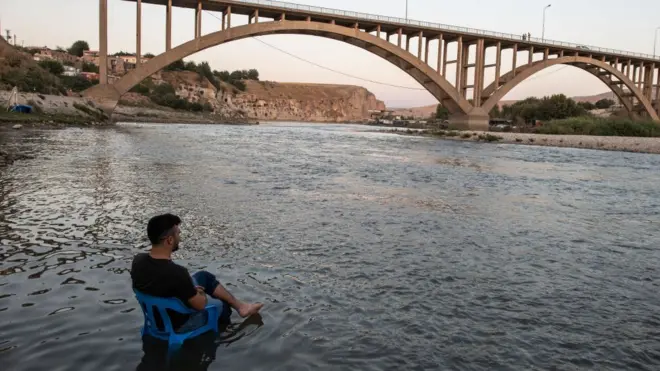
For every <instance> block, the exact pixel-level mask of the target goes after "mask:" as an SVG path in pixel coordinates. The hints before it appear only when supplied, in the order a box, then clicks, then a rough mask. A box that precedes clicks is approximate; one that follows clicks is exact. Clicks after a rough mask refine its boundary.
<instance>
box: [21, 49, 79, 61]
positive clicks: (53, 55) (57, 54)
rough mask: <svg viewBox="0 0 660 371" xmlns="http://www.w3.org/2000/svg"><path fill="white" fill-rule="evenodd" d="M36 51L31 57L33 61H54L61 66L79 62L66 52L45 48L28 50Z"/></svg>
mask: <svg viewBox="0 0 660 371" xmlns="http://www.w3.org/2000/svg"><path fill="white" fill-rule="evenodd" d="M30 49H34V50H37V53H36V54H34V56H33V57H32V58H33V59H34V60H35V61H37V62H38V61H45V60H54V61H58V62H60V63H62V64H76V63H78V62H79V61H80V58H78V57H76V56H75V55H71V54H69V53H67V52H62V51H57V50H52V49H50V48H47V47H42V48H30Z"/></svg>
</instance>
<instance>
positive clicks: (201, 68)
mask: <svg viewBox="0 0 660 371" xmlns="http://www.w3.org/2000/svg"><path fill="white" fill-rule="evenodd" d="M197 73H198V74H199V75H200V76H201V77H206V78H207V79H208V80H209V82H211V84H212V85H213V86H215V88H216V89H220V83H219V82H218V80H217V79H216V78H215V75H214V74H213V72H212V71H211V66H209V64H208V62H202V63H200V64H199V65H197ZM202 80H203V79H202Z"/></svg>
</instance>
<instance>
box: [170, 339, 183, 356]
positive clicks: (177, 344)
mask: <svg viewBox="0 0 660 371" xmlns="http://www.w3.org/2000/svg"><path fill="white" fill-rule="evenodd" d="M182 346H183V342H181V341H180V339H178V338H175V337H174V336H170V340H169V342H168V349H167V353H168V354H170V355H171V354H172V353H176V352H178V351H179V349H181V347H182Z"/></svg>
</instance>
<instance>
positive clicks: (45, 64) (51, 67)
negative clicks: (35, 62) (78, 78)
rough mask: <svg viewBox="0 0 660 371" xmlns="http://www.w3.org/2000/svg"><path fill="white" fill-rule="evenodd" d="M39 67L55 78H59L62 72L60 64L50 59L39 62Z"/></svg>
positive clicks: (62, 68) (62, 67)
mask: <svg viewBox="0 0 660 371" xmlns="http://www.w3.org/2000/svg"><path fill="white" fill-rule="evenodd" d="M39 66H40V67H41V68H43V69H45V70H46V71H48V72H50V73H52V74H53V75H55V76H59V75H61V74H62V73H63V72H64V66H62V63H60V62H58V61H54V60H50V59H47V60H43V61H40V62H39Z"/></svg>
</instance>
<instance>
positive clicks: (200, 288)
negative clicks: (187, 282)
mask: <svg viewBox="0 0 660 371" xmlns="http://www.w3.org/2000/svg"><path fill="white" fill-rule="evenodd" d="M195 290H197V292H198V293H200V294H202V295H206V291H204V288H203V287H202V286H195Z"/></svg>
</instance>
